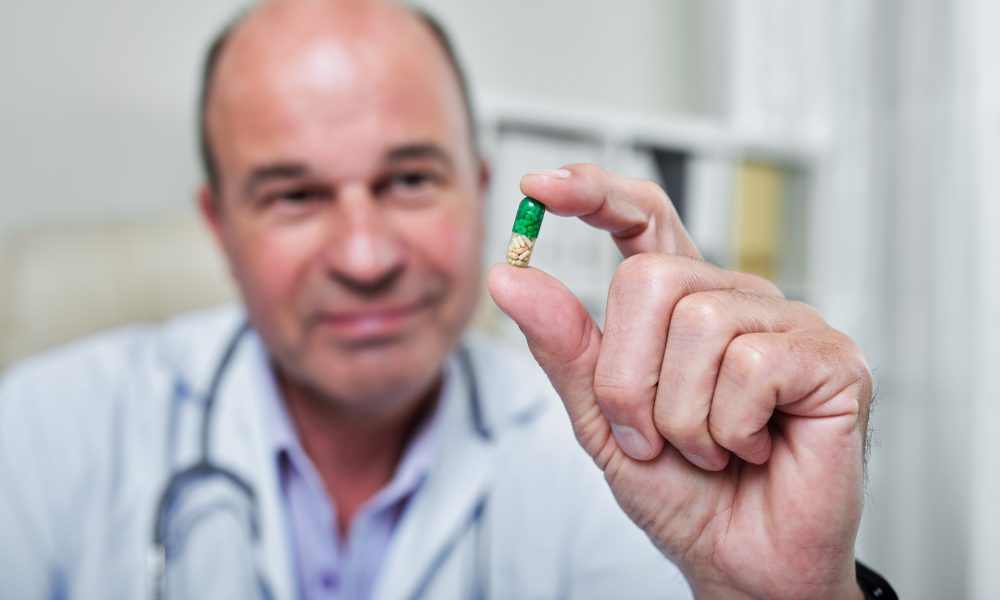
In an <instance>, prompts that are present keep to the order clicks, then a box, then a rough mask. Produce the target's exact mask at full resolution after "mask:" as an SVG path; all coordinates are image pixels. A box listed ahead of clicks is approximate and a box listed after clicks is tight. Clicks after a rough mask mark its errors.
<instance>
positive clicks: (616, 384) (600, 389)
mask: <svg viewBox="0 0 1000 600" xmlns="http://www.w3.org/2000/svg"><path fill="white" fill-rule="evenodd" d="M651 393H652V390H651V389H650V388H649V386H645V385H642V384H640V383H638V382H628V381H623V380H622V379H621V378H616V377H611V376H607V375H602V374H600V373H595V374H594V397H595V398H596V399H597V403H598V404H599V405H600V406H601V408H603V409H604V410H606V411H608V412H611V413H614V414H623V413H627V412H630V411H632V410H633V409H635V408H636V407H637V406H641V405H642V403H643V402H644V401H645V400H646V398H647V397H648V396H649V395H650V394H651Z"/></svg>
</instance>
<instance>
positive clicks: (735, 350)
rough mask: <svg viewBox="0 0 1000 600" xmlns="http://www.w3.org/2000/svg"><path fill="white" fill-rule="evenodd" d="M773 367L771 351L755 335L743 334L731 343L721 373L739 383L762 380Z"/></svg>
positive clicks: (742, 384) (740, 384) (745, 383)
mask: <svg viewBox="0 0 1000 600" xmlns="http://www.w3.org/2000/svg"><path fill="white" fill-rule="evenodd" d="M770 368H771V353H770V352H768V350H767V349H766V348H764V347H763V346H762V345H760V344H759V343H757V341H756V339H755V336H752V335H741V336H739V337H737V338H736V339H734V340H733V341H732V342H730V343H729V347H728V348H726V353H725V356H724V357H723V361H722V369H721V373H722V375H723V376H725V377H729V378H730V379H732V380H733V381H734V382H735V383H736V384H737V385H739V386H745V385H748V384H749V383H751V382H754V381H758V380H760V379H761V378H762V377H763V376H764V375H765V374H766V373H767V372H768V371H769V370H770Z"/></svg>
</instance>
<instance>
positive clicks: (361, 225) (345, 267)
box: [323, 190, 406, 295]
mask: <svg viewBox="0 0 1000 600" xmlns="http://www.w3.org/2000/svg"><path fill="white" fill-rule="evenodd" d="M332 216H333V219H332V220H333V221H334V222H333V223H331V235H330V238H329V239H330V242H329V243H328V244H327V246H326V249H325V252H324V255H323V261H324V268H325V269H326V271H327V273H328V274H329V276H330V277H331V278H332V279H334V280H335V281H337V282H338V283H340V284H341V285H343V286H344V287H346V288H348V289H350V290H352V291H354V292H356V293H359V294H363V295H374V294H378V293H381V292H383V291H385V290H387V289H389V288H391V287H392V285H393V283H394V282H395V281H396V280H397V279H398V278H399V276H400V275H401V274H402V273H403V270H404V267H405V259H406V252H405V251H404V248H403V244H402V243H401V239H400V237H399V236H398V235H397V233H396V231H395V230H394V227H393V224H392V223H390V222H389V220H388V219H387V218H386V215H385V214H384V210H383V209H382V208H381V207H380V206H379V204H378V200H377V198H375V197H374V196H373V195H372V194H371V193H370V192H368V191H367V190H349V191H348V190H345V192H344V193H343V194H342V195H341V197H340V198H338V210H336V211H334V215H332Z"/></svg>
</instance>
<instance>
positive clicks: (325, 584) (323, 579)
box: [319, 571, 340, 590]
mask: <svg viewBox="0 0 1000 600" xmlns="http://www.w3.org/2000/svg"><path fill="white" fill-rule="evenodd" d="M338 583H340V580H339V579H338V578H337V574H336V573H335V572H333V571H322V572H321V573H320V575H319V584H320V586H322V588H323V589H324V590H333V589H336V588H337V584H338Z"/></svg>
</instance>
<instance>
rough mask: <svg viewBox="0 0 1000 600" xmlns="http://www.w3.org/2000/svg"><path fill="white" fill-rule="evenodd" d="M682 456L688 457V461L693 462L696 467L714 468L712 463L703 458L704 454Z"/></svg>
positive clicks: (706, 469)
mask: <svg viewBox="0 0 1000 600" xmlns="http://www.w3.org/2000/svg"><path fill="white" fill-rule="evenodd" d="M684 457H685V458H687V459H688V462H690V463H691V464H693V465H694V466H696V467H698V468H699V469H701V470H703V471H714V470H715V469H713V468H712V464H711V463H710V462H708V461H707V460H705V457H704V456H698V455H697V454H685V455H684Z"/></svg>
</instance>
